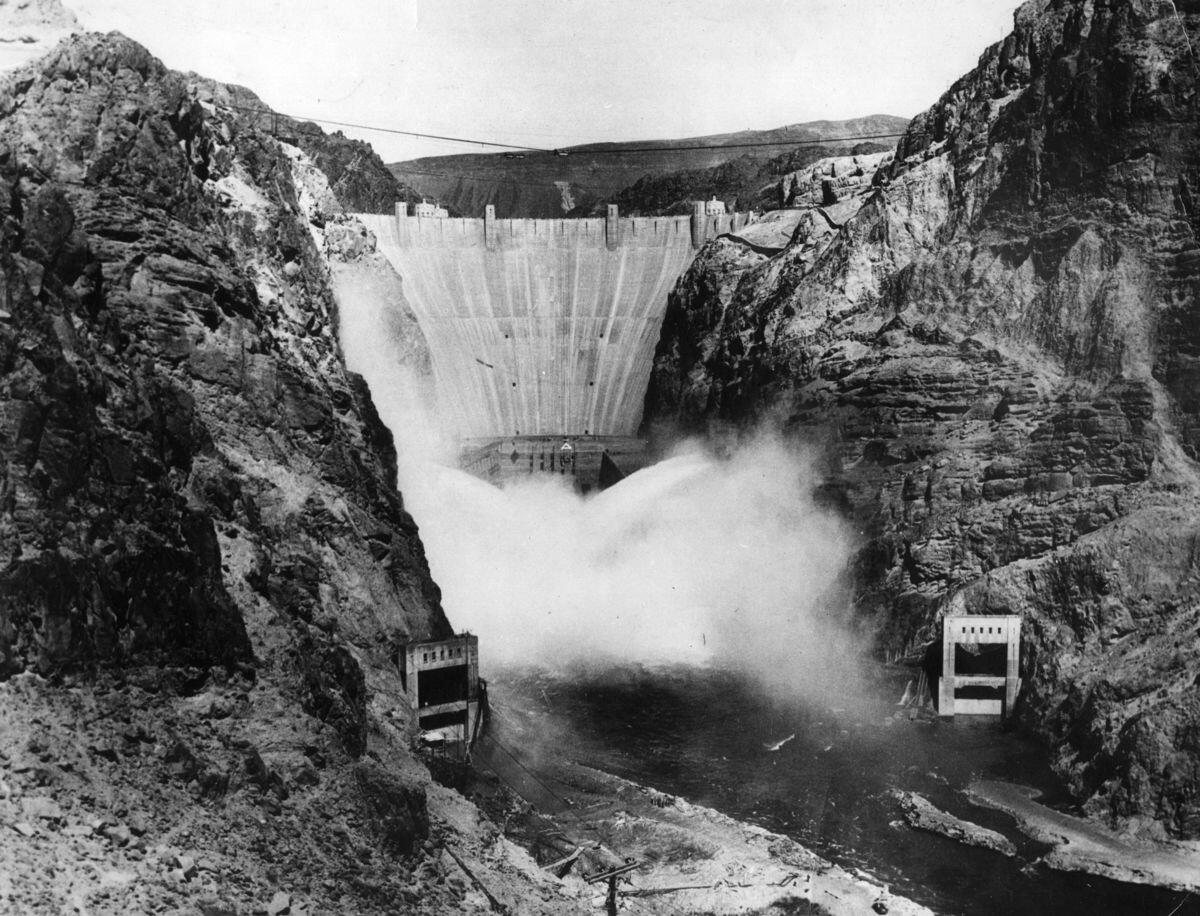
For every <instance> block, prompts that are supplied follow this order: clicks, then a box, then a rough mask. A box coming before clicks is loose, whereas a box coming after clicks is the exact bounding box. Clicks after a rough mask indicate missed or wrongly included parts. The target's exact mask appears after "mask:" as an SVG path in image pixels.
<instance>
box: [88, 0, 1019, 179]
mask: <svg viewBox="0 0 1200 916" xmlns="http://www.w3.org/2000/svg"><path fill="white" fill-rule="evenodd" d="M65 2H66V5H67V6H69V7H70V8H71V9H72V10H73V11H74V12H75V14H76V15H77V16H78V17H79V19H80V21H81V22H82V23H83V25H84V26H85V27H86V28H89V29H94V30H99V31H109V30H111V29H117V30H119V31H121V32H124V33H125V34H127V35H129V36H130V37H131V38H134V39H136V40H138V41H140V42H141V43H142V44H144V45H146V47H148V48H149V49H150V50H151V51H152V52H153V53H155V54H156V55H158V56H159V57H160V58H162V60H163V61H164V62H165V63H166V64H167V65H168V66H170V67H173V68H175V69H180V70H194V71H196V72H198V73H202V74H204V75H206V76H210V77H214V78H217V79H220V80H224V81H226V82H233V83H240V84H242V85H244V86H247V87H249V88H250V89H253V90H254V91H255V92H256V93H258V95H259V96H260V97H261V98H262V99H263V100H264V101H266V102H267V103H268V104H269V105H271V106H272V107H274V108H275V109H277V110H279V111H283V112H286V113H288V114H294V115H299V116H304V117H312V118H325V119H330V120H336V121H345V122H353V123H356V124H365V125H372V126H379V127H391V128H396V129H400V130H411V131H418V132H427V133H434V134H443V135H448V136H453V137H465V138H469V139H483V140H494V141H498V142H503V143H512V144H516V145H523V146H524V145H528V146H533V147H538V148H552V147H557V146H567V145H571V144H576V143H585V142H590V141H599V140H635V139H639V140H646V139H666V138H675V137H689V136H700V135H704V134H710V133H723V132H730V131H738V130H746V129H766V128H772V127H778V126H781V125H785V124H795V123H800V122H803V121H812V120H818V119H826V118H828V119H842V118H850V117H856V116H860V115H867V114H896V115H903V116H912V115H915V114H917V113H918V112H920V111H922V110H923V109H924V108H926V107H928V106H929V105H930V104H932V103H933V102H934V101H935V100H936V99H937V97H938V96H939V95H940V94H941V93H942V92H944V91H945V90H946V89H947V88H948V87H949V86H950V84H951V83H952V82H953V81H954V80H955V79H957V78H958V77H959V76H960V75H962V74H963V73H965V72H966V71H968V70H969V69H971V67H973V66H974V64H975V62H976V60H977V59H978V57H979V55H980V53H982V51H983V50H984V48H985V47H987V46H988V45H989V44H991V43H993V42H995V41H998V40H999V39H1001V38H1003V37H1004V36H1005V35H1006V34H1007V33H1008V32H1009V31H1010V30H1011V26H1012V13H1013V10H1014V9H1015V8H1016V6H1017V2H1016V0H586V2H584V0H337V2H327V0H314V2H295V0H292V2H287V3H285V2H281V0H191V2H188V3H176V2H163V0H65ZM344 132H345V133H347V134H349V135H351V136H355V137H359V138H361V139H364V140H367V141H369V142H370V143H371V144H372V145H373V146H374V147H375V149H376V151H377V152H378V153H379V154H380V155H381V156H382V157H383V158H384V160H385V161H388V162H392V161H396V160H400V159H408V158H415V157H418V156H431V155H444V154H447V153H461V152H479V151H486V147H481V146H477V145H464V144H451V143H445V142H442V141H435V140H428V139H415V138H406V137H401V136H396V135H389V134H386V133H381V132H376V131H367V130H357V129H348V128H344Z"/></svg>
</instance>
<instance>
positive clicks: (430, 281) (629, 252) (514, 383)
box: [359, 204, 745, 441]
mask: <svg viewBox="0 0 1200 916" xmlns="http://www.w3.org/2000/svg"><path fill="white" fill-rule="evenodd" d="M699 206H700V207H701V208H702V207H703V204H701V205H699ZM397 210H398V212H397V214H396V216H394V217H393V216H380V215H371V214H361V215H359V219H361V220H362V221H363V223H365V224H366V226H367V227H368V228H369V229H370V230H371V231H372V232H373V233H374V234H375V236H376V238H377V240H378V244H379V248H380V250H381V251H382V252H383V254H384V255H385V256H386V257H387V258H388V260H389V261H391V263H392V265H393V266H394V267H395V268H396V270H397V272H398V273H399V274H400V277H401V279H402V281H403V283H404V290H405V298H406V299H407V300H408V304H409V306H410V307H411V308H412V309H413V311H414V313H415V314H416V316H417V320H418V322H419V323H420V325H421V329H422V331H423V332H424V334H425V337H426V340H427V341H428V343H429V348H430V353H431V357H432V364H433V374H434V383H435V387H436V390H437V393H438V404H439V410H440V411H441V412H442V414H443V416H444V417H445V418H446V419H447V421H448V423H449V426H450V428H451V431H453V432H455V433H456V434H457V435H458V437H459V438H460V439H462V440H464V441H467V440H476V441H478V440H485V439H493V438H499V437H514V436H546V435H556V436H584V435H588V436H632V435H634V434H635V433H636V431H637V428H638V425H639V423H640V422H641V414H642V400H643V398H644V396H645V391H646V385H647V383H648V381H649V376H650V365H651V360H652V359H653V357H654V349H655V346H656V344H657V342H658V335H659V330H660V327H661V325H662V319H663V313H664V311H665V309H666V304H667V293H668V292H669V291H670V289H671V287H672V286H673V285H674V283H675V281H676V279H678V277H679V275H680V274H681V273H682V272H683V270H684V269H685V268H686V267H687V265H688V264H689V263H690V261H691V259H692V257H693V256H694V255H695V250H696V247H697V246H698V245H699V244H701V243H703V241H704V240H705V239H707V238H712V237H715V236H716V235H719V234H721V233H724V232H729V231H732V230H733V229H735V228H738V227H740V226H741V225H742V224H743V223H744V222H745V216H744V215H743V214H714V215H705V214H704V213H703V211H702V210H701V211H700V212H698V213H696V214H694V215H693V216H684V217H646V218H633V219H629V218H622V217H619V216H618V215H617V212H616V207H610V208H609V215H608V217H607V218H604V219H574V220H540V219H539V220H532V219H496V218H495V217H494V215H493V211H492V209H491V208H490V207H489V208H488V215H487V216H486V217H485V218H484V219H431V218H422V217H415V216H408V215H407V213H406V212H405V211H404V209H403V205H399V206H398V207H397Z"/></svg>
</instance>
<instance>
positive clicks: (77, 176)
mask: <svg viewBox="0 0 1200 916" xmlns="http://www.w3.org/2000/svg"><path fill="white" fill-rule="evenodd" d="M35 66H36V69H26V70H22V71H18V72H17V73H16V74H14V75H13V76H12V77H10V78H9V80H8V82H7V83H6V84H5V85H4V86H3V88H2V89H0V170H2V173H0V174H2V197H0V209H2V213H3V217H4V235H3V248H2V255H0V256H2V257H3V267H4V276H5V280H6V294H7V295H6V301H5V304H4V314H3V316H2V318H0V366H2V367H3V380H2V382H0V442H2V443H3V452H4V457H5V471H4V476H3V481H2V487H0V493H2V495H0V500H2V502H0V541H2V544H3V555H4V561H3V564H4V565H3V566H2V567H0V602H2V603H0V672H2V673H3V674H4V675H10V674H12V673H14V672H18V671H24V670H35V671H39V672H42V673H49V672H53V671H56V670H60V669H71V668H89V667H91V666H94V665H104V664H110V663H120V664H133V663H136V662H154V663H160V664H194V665H206V664H212V663H218V662H219V663H225V664H232V663H248V662H251V661H252V660H253V659H254V658H255V657H256V656H257V657H258V658H259V660H263V661H267V660H269V658H270V656H272V655H273V654H274V653H275V652H277V651H286V653H287V654H288V655H289V657H291V658H292V659H293V662H292V665H293V666H294V668H295V670H296V671H297V676H298V677H299V678H300V679H301V680H302V681H303V683H304V685H305V687H304V691H305V693H304V695H305V696H308V697H310V701H311V702H310V703H309V705H311V706H313V707H314V708H320V709H321V710H322V716H323V717H328V718H330V719H333V720H337V721H339V722H341V724H342V726H343V727H342V728H341V729H340V730H341V731H342V732H343V734H344V736H345V737H346V738H347V740H348V742H349V743H350V744H351V745H352V746H356V747H358V749H359V750H361V745H362V741H363V738H362V732H363V729H364V728H365V719H364V716H365V709H364V708H363V707H364V702H365V700H364V692H363V688H362V680H363V675H362V672H361V671H360V670H359V663H360V661H361V659H363V658H370V659H375V660H377V661H379V662H380V663H383V662H386V661H387V660H388V659H389V657H390V655H391V654H392V653H394V652H395V651H396V650H397V649H398V647H399V645H400V644H402V643H403V642H405V641H406V640H407V639H409V638H410V637H418V638H419V637H426V636H430V635H435V634H436V635H442V634H445V633H447V632H448V630H449V628H448V625H447V623H446V620H445V618H444V616H443V615H442V612H441V609H440V606H439V603H438V601H439V598H438V592H437V588H436V586H434V585H433V583H432V581H431V580H430V578H429V574H428V569H427V566H426V564H425V559H424V554H423V551H422V548H421V545H420V542H419V540H418V538H417V534H416V529H415V526H414V524H413V522H412V520H411V519H410V518H409V516H408V515H407V513H406V512H405V511H404V508H403V506H402V504H401V501H400V497H399V495H398V494H397V493H396V491H395V489H394V484H393V481H394V477H395V456H394V452H393V450H392V443H391V437H390V435H389V434H388V433H387V431H386V429H385V428H384V427H383V426H382V425H381V423H380V422H379V419H378V417H377V416H376V414H375V411H374V407H373V406H372V404H371V401H370V398H369V396H368V394H367V392H366V389H365V386H364V385H363V384H362V383H361V380H360V379H358V377H356V376H351V375H350V374H348V373H347V372H346V371H345V369H344V368H343V366H342V362H341V357H340V353H339V348H338V344H337V341H336V338H335V336H334V327H333V324H334V318H335V314H334V304H333V297H332V295H331V292H330V288H329V285H328V281H327V276H326V272H325V269H324V267H323V264H322V262H321V260H320V258H319V256H318V251H317V249H316V247H315V245H314V241H313V237H312V236H311V235H310V232H309V227H308V226H307V224H306V223H305V222H304V221H303V220H301V219H300V218H299V216H298V211H299V203H298V189H297V187H296V184H295V183H294V181H293V162H292V161H291V160H289V158H288V156H286V155H284V154H283V153H282V152H281V149H282V148H281V147H280V145H279V144H278V143H275V142H274V141H272V140H271V139H270V138H269V137H266V136H264V135H263V134H262V133H260V132H258V131H256V130H254V129H253V128H252V127H251V126H250V125H249V124H247V123H246V122H244V121H240V120H239V119H238V118H237V117H236V116H234V115H231V114H228V113H219V112H218V110H217V109H216V108H215V107H214V106H213V105H212V104H211V94H210V93H208V92H207V90H206V89H205V87H204V85H203V84H201V85H197V84H195V83H193V84H189V83H188V82H187V81H186V80H185V78H184V77H181V76H179V75H178V74H174V73H171V72H169V71H166V70H165V69H164V68H163V67H162V65H161V64H160V63H159V62H158V61H157V60H155V59H154V58H153V57H151V56H150V55H149V54H148V53H147V52H146V51H145V50H144V49H142V48H141V47H139V46H138V45H136V44H134V43H132V42H130V41H128V40H127V39H124V38H123V37H121V36H117V35H112V36H108V37H99V36H77V37H75V38H72V39H70V40H68V41H67V42H64V43H63V44H62V45H60V46H59V48H58V49H56V50H55V51H54V52H53V53H52V55H51V56H50V57H49V58H48V59H47V60H45V61H44V62H42V63H41V64H40V65H35ZM276 615H277V616H276ZM269 618H271V619H275V620H276V622H277V623H278V624H279V625H278V626H275V627H273V628H269V627H265V626H264V625H263V621H264V620H267V619H269ZM346 646H349V647H351V651H350V653H349V654H347V652H346ZM285 647H286V648H285ZM356 659H357V660H356Z"/></svg>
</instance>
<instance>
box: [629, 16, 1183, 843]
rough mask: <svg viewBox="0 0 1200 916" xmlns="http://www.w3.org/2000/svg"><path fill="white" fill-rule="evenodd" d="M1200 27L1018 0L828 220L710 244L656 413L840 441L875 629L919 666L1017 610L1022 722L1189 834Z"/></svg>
mask: <svg viewBox="0 0 1200 916" xmlns="http://www.w3.org/2000/svg"><path fill="white" fill-rule="evenodd" d="M1198 33H1200V8H1197V7H1195V5H1194V4H1188V3H1178V4H1175V5H1173V4H1171V3H1168V2H1158V0H1087V2H1084V0H1034V2H1029V3H1026V4H1025V5H1024V6H1022V7H1021V8H1020V10H1018V12H1017V13H1016V16H1015V28H1014V30H1013V32H1012V34H1011V35H1009V36H1008V37H1007V38H1006V39H1005V40H1004V41H1002V42H1000V43H999V44H997V45H995V46H994V47H992V48H990V49H988V50H987V51H986V52H985V53H984V55H983V56H982V57H981V58H980V61H979V65H978V66H977V67H976V69H975V70H973V71H972V72H971V73H969V74H968V75H966V76H965V77H963V78H962V79H961V80H959V81H958V82H957V83H955V84H954V86H952V87H951V89H950V90H949V91H948V92H947V93H946V94H945V95H944V96H943V97H942V99H941V100H939V101H938V103H937V104H936V105H934V106H933V107H932V108H930V109H929V110H928V111H927V112H925V113H924V114H922V115H921V116H919V117H918V118H916V119H915V120H914V122H913V123H912V125H911V126H910V128H909V129H908V132H907V133H906V135H905V136H904V138H903V140H902V141H901V143H900V145H899V148H898V150H897V153H896V156H895V160H894V161H893V162H891V163H885V164H882V165H881V166H880V168H879V170H878V172H877V173H876V174H875V176H874V178H873V179H872V183H871V186H870V188H869V189H868V192H867V193H866V194H865V195H864V196H861V197H858V198H855V199H854V201H853V204H852V206H853V212H852V213H851V214H850V215H848V216H846V217H845V218H844V219H842V220H838V219H833V220H825V219H824V215H823V214H821V213H816V212H815V211H814V210H813V209H810V210H809V211H807V212H809V213H810V214H812V219H813V220H814V221H815V220H816V219H817V218H820V219H821V220H822V221H823V222H826V223H829V224H831V225H829V227H828V231H825V232H822V234H821V235H820V236H818V237H816V238H814V236H813V234H812V233H811V232H809V231H803V232H800V233H799V234H798V235H797V236H796V237H795V238H794V239H793V240H792V241H791V243H790V244H789V245H788V246H787V247H786V249H784V250H783V251H782V252H779V253H777V254H771V253H770V252H769V251H768V252H764V251H763V250H761V249H759V250H756V249H755V248H754V247H753V246H751V245H749V244H746V243H741V242H739V241H738V240H736V239H730V238H725V239H721V240H718V241H717V242H716V243H714V244H712V245H710V246H709V248H708V249H707V250H706V251H705V252H704V253H703V254H702V255H701V256H700V257H699V258H698V259H697V261H696V262H695V264H694V265H693V267H692V269H691V270H690V271H689V273H688V274H687V275H685V276H684V277H683V278H682V280H681V282H680V285H679V286H678V287H677V289H676V291H675V294H674V295H673V297H672V300H671V304H670V307H669V309H668V313H667V318H666V321H665V323H664V331H663V338H662V341H661V343H660V345H659V350H658V353H657V356H656V367H655V372H654V374H653V376H652V380H651V386H650V391H649V393H648V396H647V408H646V416H647V419H648V422H649V423H651V424H654V425H656V426H657V427H658V428H659V429H660V430H661V429H665V428H668V427H671V428H674V429H675V430H677V431H678V430H683V431H692V432H695V431H704V430H705V429H708V428H711V427H712V426H713V424H714V423H720V422H743V423H744V422H747V418H754V419H755V420H758V421H762V420H766V419H768V418H769V419H770V420H771V421H772V422H776V423H778V424H780V425H782V426H784V427H786V428H788V429H790V430H792V431H794V432H795V433H796V434H798V435H800V436H802V437H804V438H806V439H809V440H814V439H815V440H819V441H820V442H821V443H822V444H823V446H824V454H825V456H826V460H827V474H826V477H825V480H824V483H823V486H822V491H823V493H824V495H825V496H826V497H827V498H828V501H829V503H830V504H831V505H835V506H838V507H840V509H841V510H842V511H843V512H845V513H846V514H847V515H848V516H850V517H852V518H853V519H854V520H855V522H856V523H857V525H858V527H859V529H860V530H861V532H862V544H861V549H860V551H859V553H858V559H857V564H856V568H855V569H854V570H853V579H854V582H855V587H856V589H857V592H856V596H855V600H856V603H857V605H858V606H859V607H860V609H861V610H862V611H863V612H864V613H866V614H869V615H871V616H872V618H873V619H874V620H875V621H876V622H877V623H878V625H879V634H880V641H881V643H882V649H884V650H886V651H888V652H890V653H897V652H898V653H902V654H908V655H909V656H910V657H916V656H918V655H919V654H920V653H921V651H922V648H923V647H924V646H925V645H927V644H928V643H930V642H931V641H932V640H933V639H935V638H936V636H937V633H938V620H939V618H940V617H941V616H942V615H943V614H945V613H949V612H955V613H961V612H978V613H1016V614H1020V615H1022V617H1023V618H1024V623H1025V626H1024V629H1023V644H1022V653H1023V661H1022V675H1023V677H1024V691H1023V695H1022V700H1021V703H1020V708H1019V714H1020V718H1021V721H1023V722H1024V723H1025V724H1026V725H1027V726H1028V727H1029V728H1032V729H1033V730H1035V731H1036V732H1038V733H1040V734H1041V735H1043V736H1044V737H1045V738H1046V740H1047V741H1048V742H1050V743H1051V745H1052V746H1053V747H1054V748H1055V763H1056V766H1057V768H1058V770H1059V772H1060V773H1061V774H1062V775H1063V776H1064V777H1065V778H1066V780H1067V782H1068V784H1069V786H1070V788H1071V789H1072V790H1073V791H1074V792H1075V793H1076V795H1077V796H1078V797H1079V798H1080V799H1081V800H1082V801H1083V802H1084V803H1085V804H1086V807H1087V809H1088V810H1089V811H1091V812H1093V813H1097V814H1103V815H1106V816H1110V817H1112V818H1114V819H1117V820H1120V821H1122V822H1125V823H1127V824H1132V825H1134V826H1136V825H1137V824H1138V823H1140V819H1151V820H1153V821H1154V823H1155V824H1156V825H1158V826H1157V827H1155V828H1154V829H1159V828H1160V827H1161V828H1163V829H1166V830H1167V831H1169V832H1171V833H1173V834H1176V835H1180V836H1187V837H1196V836H1200V797H1198V796H1197V795H1196V792H1195V786H1196V785H1197V784H1200V742H1198V738H1197V736H1198V735H1200V685H1198V682H1197V674H1198V672H1200V549H1198V547H1197V545H1198V544H1200V498H1198V496H1197V493H1198V484H1197V480H1198V473H1197V470H1198V468H1197V459H1198V458H1200V400H1198V399H1197V396H1196V392H1197V390H1200V388H1198V383H1200V307H1198V306H1197V304H1196V293H1197V288H1198V281H1200V243H1198V241H1197V237H1196V230H1197V227H1198V226H1200V222H1198V220H1197V211H1196V205H1195V195H1196V185H1197V182H1198V181H1200V132H1198V131H1197V128H1196V124H1197V112H1196V104H1197V102H1196V99H1197V95H1196V90H1197V86H1198V73H1200V64H1198V63H1197V61H1196V59H1195V58H1194V57H1193V56H1192V55H1193V51H1192V48H1193V47H1194V46H1195V44H1196V39H1197V37H1200V34H1198ZM1189 34H1190V35H1191V36H1192V41H1191V44H1190V45H1189V42H1188V36H1189ZM831 190H833V191H834V192H835V195H836V189H833V188H831ZM835 205H842V206H845V205H846V202H845V200H843V199H839V200H838V201H837V202H836V204H835Z"/></svg>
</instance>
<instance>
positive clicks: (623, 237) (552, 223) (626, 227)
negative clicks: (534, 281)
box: [377, 203, 751, 249]
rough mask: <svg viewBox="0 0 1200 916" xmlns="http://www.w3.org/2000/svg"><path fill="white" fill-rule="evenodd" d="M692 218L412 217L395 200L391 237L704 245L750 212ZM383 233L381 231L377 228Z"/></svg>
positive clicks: (509, 244) (540, 244) (559, 244)
mask: <svg viewBox="0 0 1200 916" xmlns="http://www.w3.org/2000/svg"><path fill="white" fill-rule="evenodd" d="M702 207H703V205H702V204H701V208H699V209H698V212H693V213H692V214H691V215H688V216H633V217H629V216H620V215H619V214H618V213H617V208H616V206H615V205H613V204H610V205H609V208H608V209H609V212H608V215H607V216H604V217H595V218H588V219H497V218H496V216H495V208H494V207H492V206H490V205H489V206H488V207H487V212H486V214H485V216H484V217H483V219H478V218H470V217H460V218H444V217H428V216H413V215H409V213H408V206H407V204H403V203H399V204H396V215H395V218H394V220H392V225H391V227H390V231H388V230H387V229H385V230H384V233H385V234H386V235H387V236H388V238H387V241H388V242H389V243H391V244H393V245H397V246H400V247H404V248H484V249H511V248H595V249H613V248H617V247H633V248H684V247H691V248H694V249H696V248H700V247H702V246H703V245H704V243H705V242H706V241H707V240H708V239H712V238H716V237H717V236H719V235H724V234H725V233H728V232H736V231H737V230H738V229H740V228H742V227H743V226H744V225H746V223H747V222H749V221H750V218H751V217H750V214H748V213H716V214H709V213H704V212H703V209H702ZM377 232H378V230H377Z"/></svg>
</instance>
